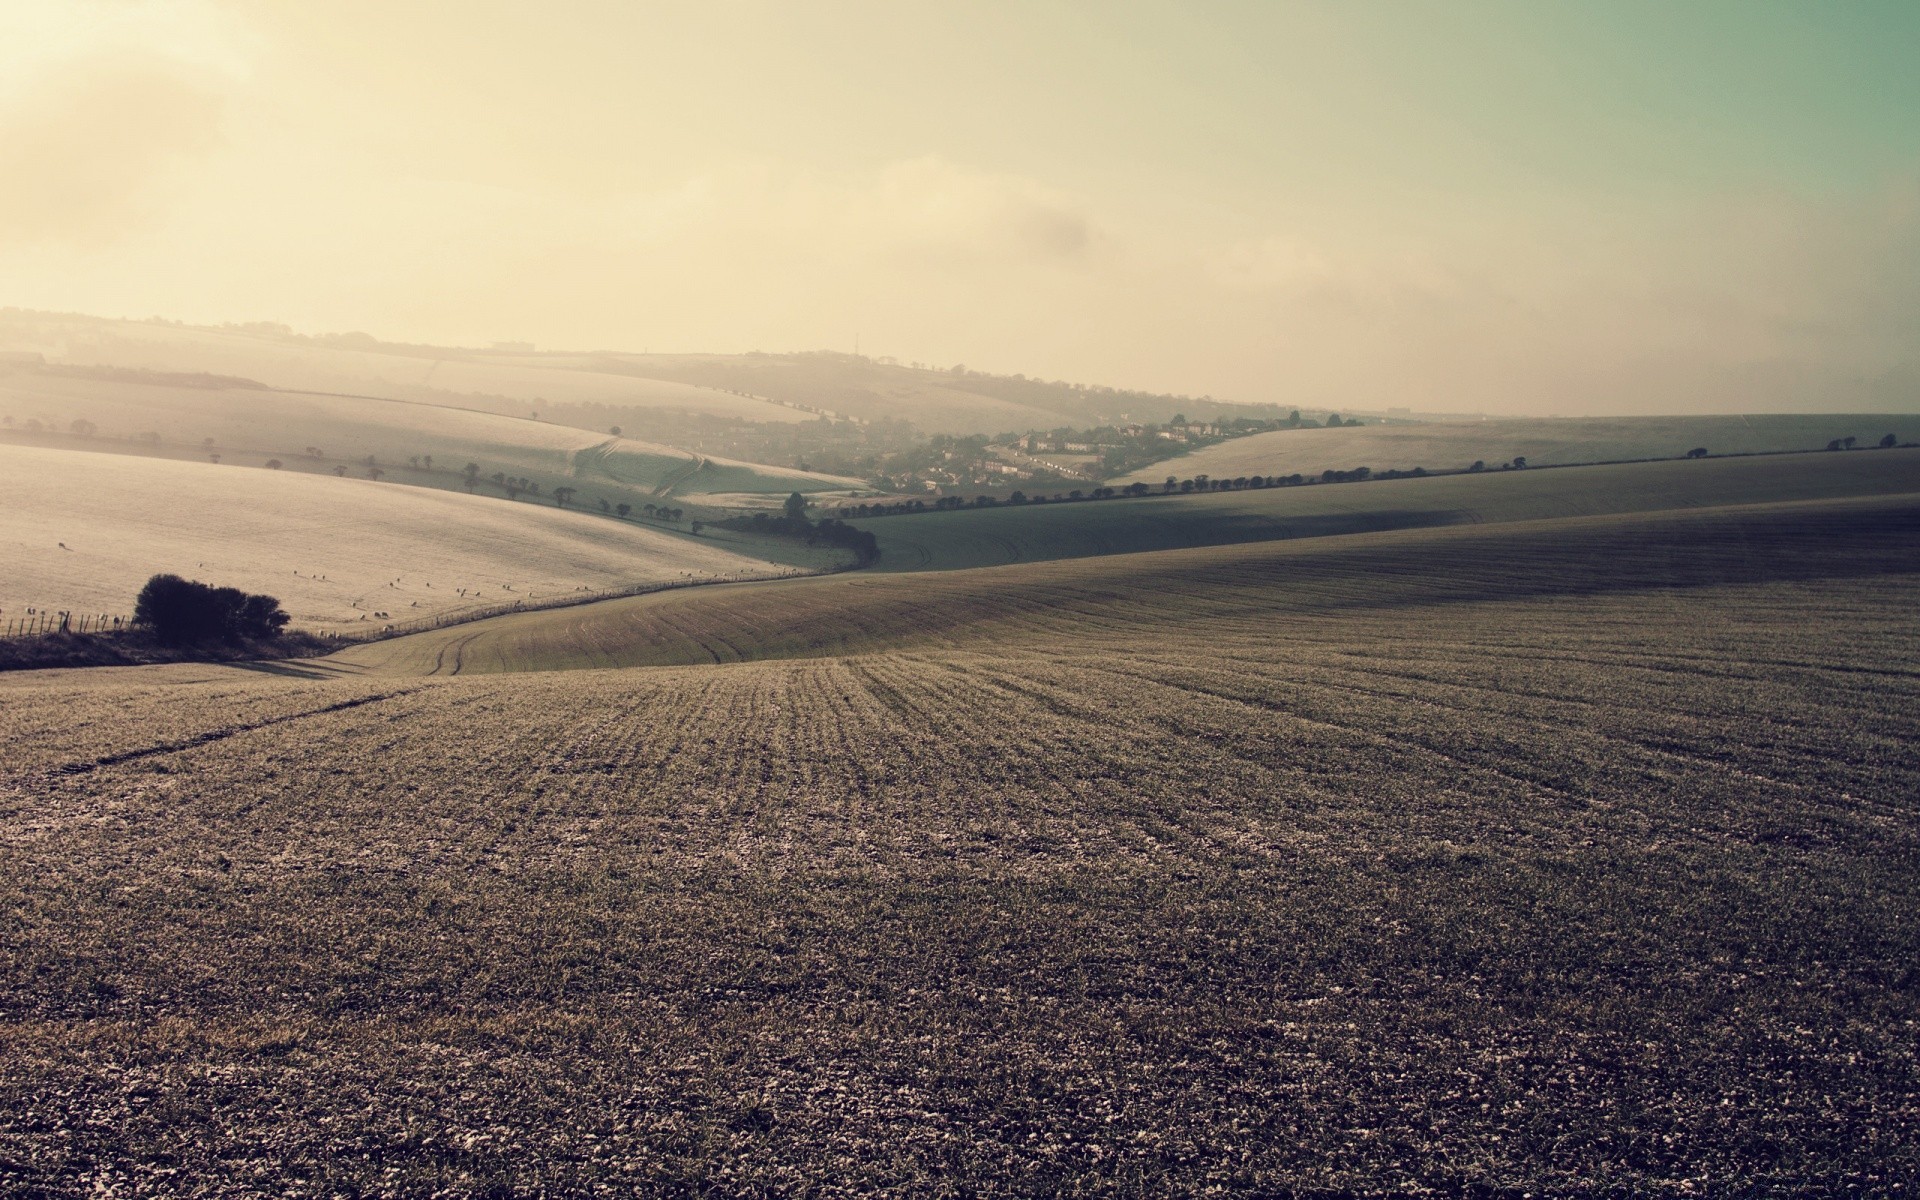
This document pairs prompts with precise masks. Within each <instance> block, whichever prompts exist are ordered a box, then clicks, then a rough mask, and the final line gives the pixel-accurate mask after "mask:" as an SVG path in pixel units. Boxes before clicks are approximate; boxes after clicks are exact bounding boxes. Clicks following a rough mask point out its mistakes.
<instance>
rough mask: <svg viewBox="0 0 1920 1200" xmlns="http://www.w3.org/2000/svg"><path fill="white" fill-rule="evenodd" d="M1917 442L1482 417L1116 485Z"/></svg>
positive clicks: (1805, 430)
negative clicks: (1847, 441) (1845, 441)
mask: <svg viewBox="0 0 1920 1200" xmlns="http://www.w3.org/2000/svg"><path fill="white" fill-rule="evenodd" d="M1890 432H1891V433H1895V434H1897V435H1898V437H1899V439H1900V440H1901V441H1903V442H1913V441H1920V416H1912V415H1907V416H1899V415H1889V414H1887V413H1860V414H1848V413H1834V414H1824V413H1823V414H1818V415H1813V414H1807V415H1800V414H1794V415H1778V414H1775V415H1767V414H1760V415H1755V416H1747V417H1738V416H1735V417H1631V418H1628V417H1581V418H1570V419H1556V420H1488V421H1471V422H1469V421H1460V422H1434V423H1430V424H1420V425H1364V426H1359V427H1357V428H1356V427H1342V428H1339V429H1314V428H1303V429H1289V430H1281V431H1277V432H1273V433H1256V434H1253V435H1251V436H1249V437H1243V438H1235V439H1233V440H1231V441H1226V442H1220V443H1218V444H1216V445H1212V446H1207V447H1204V448H1202V449H1200V450H1196V451H1193V452H1192V453H1190V454H1183V455H1180V456H1179V457H1177V458H1170V459H1166V460H1164V461H1162V462H1157V463H1154V464H1153V465H1152V466H1149V467H1142V468H1141V469H1140V470H1138V471H1135V472H1133V473H1132V474H1129V475H1126V476H1123V477H1121V478H1119V479H1117V480H1115V481H1114V482H1116V483H1133V482H1136V481H1137V482H1141V483H1151V484H1158V483H1160V482H1161V481H1163V480H1165V479H1166V478H1167V477H1168V476H1169V475H1171V476H1173V477H1174V478H1176V479H1191V478H1194V477H1195V476H1198V475H1206V476H1209V477H1210V478H1213V479H1234V478H1238V477H1240V476H1244V475H1295V474H1304V475H1319V474H1320V473H1321V472H1323V471H1330V470H1331V471H1347V470H1352V469H1353V468H1355V467H1370V468H1372V469H1373V470H1374V471H1376V472H1379V471H1389V470H1391V471H1410V470H1412V469H1413V468H1415V467H1423V468H1425V469H1426V470H1429V471H1463V470H1466V469H1467V468H1468V467H1470V466H1472V465H1473V464H1474V463H1475V462H1484V463H1486V465H1487V466H1488V467H1489V468H1492V469H1498V468H1499V466H1500V465H1501V464H1502V463H1506V462H1511V461H1513V459H1514V458H1516V457H1519V458H1524V459H1526V460H1527V463H1528V464H1529V465H1531V466H1536V467H1543V466H1555V465H1561V464H1566V463H1603V462H1632V461H1638V460H1641V459H1652V458H1679V457H1681V456H1682V455H1684V454H1686V453H1687V451H1689V450H1692V449H1695V448H1697V447H1705V448H1706V450H1707V451H1708V452H1709V453H1711V454H1715V455H1720V454H1766V453H1772V452H1776V451H1788V450H1819V449H1821V448H1822V447H1824V446H1826V444H1827V443H1828V442H1830V441H1832V440H1834V439H1835V438H1848V437H1851V438H1856V439H1858V444H1859V445H1860V446H1863V447H1864V446H1871V445H1874V444H1875V443H1876V442H1878V441H1879V440H1880V439H1881V437H1883V436H1884V435H1886V434H1887V433H1890Z"/></svg>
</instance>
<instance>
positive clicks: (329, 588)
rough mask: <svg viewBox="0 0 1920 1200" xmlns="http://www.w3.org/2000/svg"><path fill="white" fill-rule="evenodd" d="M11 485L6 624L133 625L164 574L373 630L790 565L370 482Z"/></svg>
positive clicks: (2, 455)
mask: <svg viewBox="0 0 1920 1200" xmlns="http://www.w3.org/2000/svg"><path fill="white" fill-rule="evenodd" d="M0 471H4V474H5V477H6V479H7V480H8V487H9V498H8V502H7V503H6V504H5V505H3V506H0V561H4V562H5V563H6V567H7V569H6V570H5V571H4V572H0V622H4V620H6V619H10V618H16V617H20V616H22V615H23V614H24V610H25V609H26V608H27V607H29V606H33V607H38V608H43V609H55V610H58V609H66V610H69V611H73V612H76V613H112V614H116V615H123V616H124V615H129V614H131V613H132V611H133V601H134V597H135V595H136V594H137V593H138V592H139V590H140V586H141V585H142V584H143V583H145V582H146V580H147V577H148V576H150V575H153V574H156V573H159V572H170V573H173V574H177V575H183V576H186V577H187V578H190V579H199V580H202V581H204V582H208V583H213V584H219V585H225V586H233V587H239V588H242V589H244V590H246V591H250V592H266V593H268V594H269V595H273V596H278V597H279V598H280V600H281V601H282V603H283V604H284V605H285V607H286V609H287V611H288V613H289V614H291V616H292V617H293V622H294V624H295V626H296V627H299V628H304V629H310V630H316V631H319V630H334V631H338V630H345V631H365V630H368V629H378V628H379V627H380V626H381V625H383V624H385V623H387V620H388V618H379V617H375V616H374V615H373V614H374V613H375V612H387V613H390V614H391V618H390V619H391V620H392V621H394V622H399V621H406V620H413V619H417V618H423V617H435V616H441V615H446V614H450V613H456V612H463V611H473V610H478V609H482V608H488V607H492V606H495V605H500V604H511V603H513V602H515V601H516V600H524V601H531V602H535V603H538V602H543V601H552V600H555V599H558V598H561V597H563V596H567V595H572V594H575V593H578V592H582V591H585V592H600V591H609V590H616V589H619V588H623V587H628V586H633V585H638V584H645V583H656V582H667V581H672V580H678V579H683V578H715V577H721V576H735V575H739V574H742V573H746V574H754V575H768V574H777V573H783V572H784V571H785V570H786V569H787V568H785V567H783V566H778V565H776V564H773V563H769V562H766V561H763V560H762V559H761V558H758V557H753V556H752V555H753V554H754V553H755V552H756V551H757V550H759V548H760V547H759V546H758V545H756V544H755V543H752V542H750V541H749V539H746V538H744V537H742V536H739V535H727V534H725V533H724V531H715V532H717V533H720V534H721V536H720V537H718V538H716V537H709V536H701V537H698V538H696V537H691V536H689V535H687V534H684V533H675V532H669V531H667V530H665V529H662V528H660V527H657V526H648V525H645V524H642V523H638V522H625V521H617V520H612V519H609V518H606V517H601V516H597V515H596V516H588V515H586V514H584V513H580V512H575V511H571V510H568V511H562V510H560V509H557V508H554V507H551V506H535V505H531V504H508V503H506V502H505V501H502V500H490V499H486V498H484V497H480V496H467V495H462V494H459V493H456V492H446V491H435V490H431V489H426V488H411V487H401V486H398V485H395V484H389V483H374V482H370V481H367V480H362V479H335V478H333V477H332V476H318V475H302V474H295V473H292V472H285V471H260V470H245V469H241V468H235V467H226V466H218V467H216V466H212V465H209V464H206V463H197V462H174V461H170V460H166V459H154V458H141V457H131V456H123V455H112V454H92V453H87V452H84V451H74V450H52V449H42V448H36V447H26V446H10V445H5V444H0ZM62 543H64V548H63V546H62ZM790 557H791V556H790V555H787V554H782V558H783V559H784V558H790Z"/></svg>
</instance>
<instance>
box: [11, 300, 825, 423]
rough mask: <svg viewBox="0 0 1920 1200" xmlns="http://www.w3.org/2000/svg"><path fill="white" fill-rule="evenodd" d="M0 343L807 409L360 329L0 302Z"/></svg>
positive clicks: (353, 387) (479, 389) (594, 399)
mask: <svg viewBox="0 0 1920 1200" xmlns="http://www.w3.org/2000/svg"><path fill="white" fill-rule="evenodd" d="M0 351H12V352H16V353H19V352H24V353H33V354H40V355H42V356H44V357H45V359H46V361H48V362H50V363H56V364H69V365H79V366H112V367H125V368H143V369H147V370H156V371H172V372H201V371H206V372H211V373H213V374H217V375H232V376H238V377H241V378H245V379H254V380H258V381H259V382H261V383H264V384H267V385H268V386H270V387H275V388H285V389H288V390H290V391H303V392H337V393H345V394H351V395H372V396H385V397H391V398H394V399H400V400H419V401H425V402H429V403H437V404H447V403H460V402H462V401H465V402H466V403H468V405H469V406H476V405H474V404H473V401H474V400H475V399H478V398H491V399H493V400H502V401H512V402H513V405H512V408H513V411H512V414H511V415H516V416H525V415H526V414H527V413H529V412H536V411H538V410H539V408H540V407H541V405H542V404H544V403H549V402H551V403H555V404H558V403H576V404H577V403H600V404H608V405H614V406H618V407H622V408H628V409H637V410H642V411H645V410H652V409H657V410H661V411H663V412H699V413H706V414H710V415H714V416H721V417H731V418H740V419H745V420H751V421H772V422H797V421H803V420H808V419H810V418H809V417H808V415H807V414H805V413H801V412H798V411H795V410H793V409H790V408H786V407H782V406H780V405H776V404H769V403H767V402H765V401H761V400H752V399H747V398H743V397H739V396H732V395H728V394H727V393H725V392H721V391H717V390H714V389H712V388H703V387H695V386H689V385H686V384H681V383H676V382H673V381H670V380H665V379H650V378H646V377H644V376H640V375H635V374H633V373H630V372H621V373H613V374H608V373H605V372H596V371H594V370H593V369H592V364H591V362H585V361H578V360H566V361H557V362H549V361H547V360H545V359H543V358H540V357H531V356H521V355H493V354H489V353H487V352H486V351H477V350H462V349H456V348H453V347H436V346H389V345H385V344H383V343H380V342H376V341H375V340H374V339H372V338H369V337H365V336H364V335H362V336H360V337H358V338H355V337H351V336H341V337H336V338H299V337H295V336H292V335H281V334H274V333H269V332H259V331H254V332H249V331H244V330H238V329H204V328H198V327H194V326H183V325H171V324H163V323H156V322H149V321H114V320H106V319H101V318H95V317H82V316H74V315H69V314H53V313H32V312H22V311H19V310H14V311H11V312H0Z"/></svg>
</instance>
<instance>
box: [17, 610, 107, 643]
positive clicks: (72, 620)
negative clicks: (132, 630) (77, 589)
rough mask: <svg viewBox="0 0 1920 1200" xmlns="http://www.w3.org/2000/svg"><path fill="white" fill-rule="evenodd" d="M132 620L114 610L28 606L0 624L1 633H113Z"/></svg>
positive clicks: (39, 634)
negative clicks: (77, 610)
mask: <svg viewBox="0 0 1920 1200" xmlns="http://www.w3.org/2000/svg"><path fill="white" fill-rule="evenodd" d="M131 624H133V618H132V617H129V616H124V615H118V614H115V613H80V612H73V611H72V610H70V609H64V608H62V609H49V608H30V609H28V610H27V611H26V612H25V613H22V614H21V615H20V616H17V617H8V618H6V622H5V624H4V625H0V637H8V638H22V637H41V636H43V635H45V634H49V633H113V632H115V631H116V630H121V629H125V628H126V627H127V626H129V625H131Z"/></svg>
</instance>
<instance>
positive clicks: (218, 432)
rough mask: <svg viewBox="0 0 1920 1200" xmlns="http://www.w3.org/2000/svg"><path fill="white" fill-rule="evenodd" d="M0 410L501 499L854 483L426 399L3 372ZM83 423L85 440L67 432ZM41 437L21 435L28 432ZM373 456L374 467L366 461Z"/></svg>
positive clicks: (14, 434)
mask: <svg viewBox="0 0 1920 1200" xmlns="http://www.w3.org/2000/svg"><path fill="white" fill-rule="evenodd" d="M0 414H4V416H5V417H6V418H7V419H8V420H9V422H10V424H8V425H7V426H6V429H5V432H6V434H7V435H8V436H10V437H11V438H12V439H13V440H16V441H21V440H25V441H28V442H30V443H37V444H58V445H63V446H72V445H81V446H86V447H89V448H102V449H106V448H111V449H116V450H119V451H121V452H123V453H133V454H151V455H157V456H165V457H190V458H193V459H195V460H199V461H205V460H206V459H208V458H209V457H211V456H213V455H218V456H219V457H220V461H222V462H224V463H226V464H227V465H229V466H254V467H258V466H262V465H264V464H265V463H267V462H268V461H275V462H279V463H281V464H282V465H283V469H287V470H302V471H309V472H316V473H325V474H333V473H335V472H342V473H346V474H352V475H358V476H363V477H364V476H367V475H369V474H371V473H372V472H373V471H374V470H376V469H377V470H378V471H379V472H380V475H381V477H383V478H387V479H390V480H391V481H392V482H396V483H407V484H413V485H416V486H422V487H437V488H443V489H460V490H468V480H467V477H466V476H465V475H464V474H463V469H464V467H465V465H466V464H467V463H469V462H471V463H474V464H475V465H476V467H477V468H478V471H477V474H476V475H475V477H474V489H473V490H476V491H484V492H485V493H486V494H490V495H501V494H503V485H501V484H499V483H496V482H495V481H494V477H495V476H496V475H504V476H506V477H509V478H512V479H524V480H526V481H528V482H530V483H532V484H535V485H538V486H539V488H540V489H541V491H543V492H546V493H551V492H552V490H553V489H554V488H556V487H569V486H570V487H574V488H576V489H578V490H579V493H580V494H579V496H578V499H579V501H580V502H581V503H583V504H597V502H598V501H599V500H606V501H608V503H610V504H612V503H622V502H624V503H629V504H631V505H633V506H634V507H636V508H638V507H639V506H640V505H642V504H644V503H647V502H649V501H655V500H662V499H667V498H670V497H673V496H675V495H676V494H677V493H678V492H679V491H680V490H682V489H685V490H688V491H694V492H700V491H704V490H712V491H719V490H724V491H726V492H728V493H732V494H734V495H736V496H738V497H740V498H741V499H742V501H743V502H746V503H752V502H754V501H755V500H756V499H757V500H758V502H760V503H773V504H777V503H778V502H779V501H780V500H781V499H783V498H784V497H785V496H786V495H787V494H788V493H790V492H793V491H800V492H805V493H809V494H813V493H823V494H834V493H845V492H848V491H851V490H858V489H859V488H860V487H861V484H860V481H859V480H856V479H845V478H840V477H837V476H828V475H815V474H811V473H808V472H802V471H791V470H786V469H783V468H779V467H766V466H759V465H756V464H751V463H735V462H727V461H724V460H719V459H707V458H703V457H702V456H699V455H695V454H690V453H688V452H686V451H683V450H676V449H673V448H672V447H668V446H658V445H653V444H650V443H646V442H639V441H634V440H631V439H627V438H621V437H613V436H608V435H606V434H595V433H589V432H587V431H585V430H581V429H576V428H573V427H571V426H565V425H551V424H547V423H545V422H542V421H534V420H529V419H525V418H515V417H505V416H500V415H498V414H495V413H486V412H476V411H473V410H470V409H464V408H450V407H444V406H441V405H433V404H417V403H411V402H407V401H400V400H390V399H382V398H374V397H363V396H336V395H322V394H317V393H305V392H281V391H266V390H260V389H258V388H253V387H246V386H184V385H181V384H178V383H165V382H156V381H141V380H139V379H137V378H134V379H128V378H117V377H114V376H113V375H111V374H106V375H87V374H79V375H70V374H57V373H49V372H44V371H19V372H15V373H13V374H10V375H0ZM75 420H84V421H86V422H88V423H89V424H90V425H91V426H92V428H93V432H92V433H91V434H89V435H88V436H87V437H85V438H73V437H70V436H66V435H67V434H68V431H69V430H70V429H71V426H72V422H73V421H75ZM30 422H31V423H37V424H38V426H39V427H40V428H41V429H43V430H45V431H46V432H43V433H40V434H38V435H32V434H29V433H27V432H26V430H28V428H29V423H30ZM369 459H371V461H369Z"/></svg>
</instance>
